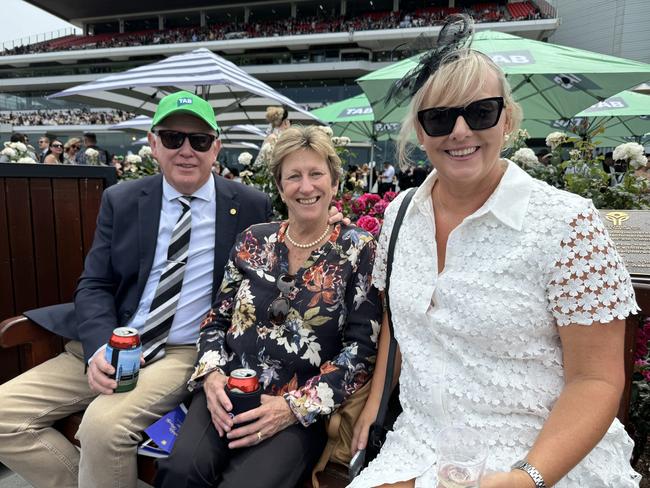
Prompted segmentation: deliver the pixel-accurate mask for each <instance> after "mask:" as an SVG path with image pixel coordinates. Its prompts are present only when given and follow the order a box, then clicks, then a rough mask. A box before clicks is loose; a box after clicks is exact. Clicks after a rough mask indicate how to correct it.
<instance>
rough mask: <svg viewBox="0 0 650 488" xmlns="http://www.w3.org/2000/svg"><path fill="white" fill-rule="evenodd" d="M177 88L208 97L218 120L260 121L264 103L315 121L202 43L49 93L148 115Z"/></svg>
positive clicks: (225, 122) (229, 122)
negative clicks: (286, 109) (166, 56)
mask: <svg viewBox="0 0 650 488" xmlns="http://www.w3.org/2000/svg"><path fill="white" fill-rule="evenodd" d="M178 90H187V91H191V92H194V93H196V94H197V95H199V96H201V97H203V98H205V99H206V100H208V101H209V102H210V104H211V105H212V106H213V107H214V111H215V113H216V115H217V122H219V125H221V126H232V125H236V124H252V125H260V124H265V123H266V119H265V113H266V107H268V106H269V105H284V106H286V107H287V108H288V110H289V118H290V119H291V120H293V121H294V122H301V123H319V122H320V121H319V120H318V118H317V117H316V116H314V115H312V114H311V113H309V111H308V110H306V109H304V108H302V107H301V106H300V105H298V104H297V103H295V102H294V101H292V100H291V99H289V98H287V97H285V96H284V95H282V94H280V93H279V92H277V91H276V90H274V89H273V88H271V87H270V86H269V85H267V84H266V83H264V82H262V81H260V80H258V79H257V78H254V77H253V76H251V75H249V74H248V73H246V72H245V71H244V70H242V69H241V68H239V67H238V66H236V65H235V64H233V63H231V62H230V61H228V60H226V59H224V58H222V57H221V56H218V55H216V54H214V53H213V52H211V51H210V50H208V49H205V48H200V49H195V50H194V51H191V52H188V53H185V54H178V55H176V56H170V57H169V58H166V59H163V60H162V61H158V62H156V63H152V64H146V65H143V66H138V67H137V68H133V69H130V70H128V71H124V72H122V73H116V74H112V75H109V76H104V77H102V78H99V79H97V80H95V81H91V82H89V83H85V84H83V85H79V86H74V87H71V88H68V89H66V90H63V91H61V92H58V93H54V94H53V95H50V96H49V98H58V97H66V98H68V99H70V100H72V101H76V102H80V103H85V104H88V105H94V106H100V107H111V108H116V109H120V110H127V111H130V112H134V113H136V114H139V115H148V116H153V114H154V112H155V110H156V106H157V104H158V101H159V100H160V99H161V98H162V97H164V96H165V95H167V94H169V93H173V92H176V91H178Z"/></svg>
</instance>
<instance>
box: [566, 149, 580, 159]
mask: <svg viewBox="0 0 650 488" xmlns="http://www.w3.org/2000/svg"><path fill="white" fill-rule="evenodd" d="M580 155H581V152H580V150H579V149H571V150H570V151H569V157H570V158H571V159H572V160H573V161H577V160H578V159H580Z"/></svg>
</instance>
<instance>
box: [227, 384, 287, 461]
mask: <svg viewBox="0 0 650 488" xmlns="http://www.w3.org/2000/svg"><path fill="white" fill-rule="evenodd" d="M261 403H262V405H260V406H259V407H257V408H254V409H252V410H249V411H248V412H244V413H240V414H239V415H237V416H236V417H235V418H234V419H233V422H234V423H236V424H239V423H242V422H249V421H251V420H256V421H255V422H253V423H252V424H248V425H245V426H243V427H238V428H236V429H235V430H233V431H231V432H229V433H228V436H227V437H228V439H230V440H233V442H231V443H229V444H228V447H229V448H230V449H236V448H238V447H248V446H254V445H255V444H259V443H260V442H262V441H263V440H264V439H268V438H269V437H273V436H274V435H275V434H277V433H278V432H280V431H281V430H283V429H286V428H287V427H289V426H290V425H293V424H295V423H296V422H297V419H296V416H295V415H294V414H293V412H292V411H291V409H290V408H289V404H288V403H287V401H286V400H285V399H284V397H282V396H272V395H262V398H261Z"/></svg>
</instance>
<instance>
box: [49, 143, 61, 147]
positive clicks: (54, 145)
mask: <svg viewBox="0 0 650 488" xmlns="http://www.w3.org/2000/svg"><path fill="white" fill-rule="evenodd" d="M50 147H63V144H52V145H51V146H50Z"/></svg>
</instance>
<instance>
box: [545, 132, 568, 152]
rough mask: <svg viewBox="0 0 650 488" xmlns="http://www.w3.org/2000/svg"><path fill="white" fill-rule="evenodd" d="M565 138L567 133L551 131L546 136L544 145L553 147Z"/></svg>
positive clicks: (564, 140)
mask: <svg viewBox="0 0 650 488" xmlns="http://www.w3.org/2000/svg"><path fill="white" fill-rule="evenodd" d="M566 140H567V135H566V134H565V133H564V132H551V133H550V134H549V135H547V136H546V145H547V146H548V147H550V148H551V149H555V148H556V147H558V146H559V145H560V144H562V143H563V142H566Z"/></svg>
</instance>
